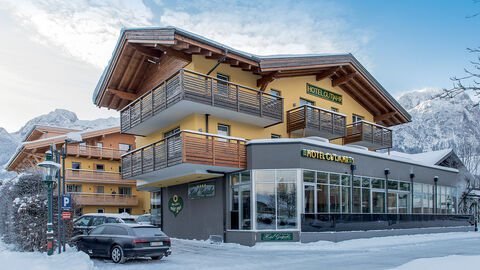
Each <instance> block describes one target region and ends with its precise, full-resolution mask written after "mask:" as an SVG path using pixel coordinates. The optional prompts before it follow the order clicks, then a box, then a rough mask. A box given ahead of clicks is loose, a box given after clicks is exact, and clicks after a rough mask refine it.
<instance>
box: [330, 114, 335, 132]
mask: <svg viewBox="0 0 480 270" xmlns="http://www.w3.org/2000/svg"><path fill="white" fill-rule="evenodd" d="M331 115H332V134H335V114H333V113H332V114H331Z"/></svg>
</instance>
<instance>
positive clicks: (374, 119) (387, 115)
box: [373, 112, 397, 122]
mask: <svg viewBox="0 0 480 270" xmlns="http://www.w3.org/2000/svg"><path fill="white" fill-rule="evenodd" d="M395 114H397V112H389V113H384V114H382V115H378V116H375V117H373V121H374V122H379V121H383V120H386V119H388V118H391V117H392V116H394V115H395Z"/></svg>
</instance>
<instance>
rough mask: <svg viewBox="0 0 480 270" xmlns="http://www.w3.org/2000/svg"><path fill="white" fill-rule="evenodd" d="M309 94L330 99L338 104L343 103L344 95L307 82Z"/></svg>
mask: <svg viewBox="0 0 480 270" xmlns="http://www.w3.org/2000/svg"><path fill="white" fill-rule="evenodd" d="M307 94H309V95H314V96H317V97H321V98H323V99H326V100H330V101H332V102H335V103H338V104H342V101H343V98H342V95H339V94H335V93H333V92H330V91H328V90H325V89H323V88H320V87H317V86H315V85H311V84H309V83H307Z"/></svg>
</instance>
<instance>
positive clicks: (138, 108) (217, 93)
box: [120, 69, 283, 136]
mask: <svg viewBox="0 0 480 270" xmlns="http://www.w3.org/2000/svg"><path fill="white" fill-rule="evenodd" d="M193 113H198V114H210V115H212V116H215V117H220V118H223V119H227V120H233V121H238V122H243V123H248V124H251V125H256V126H261V127H266V126H270V125H273V124H276V123H280V122H282V121H283V98H282V97H278V96H273V95H270V94H268V93H265V92H263V91H259V90H256V89H253V88H249V87H246V86H242V85H239V84H235V83H231V82H228V81H224V80H220V79H217V78H214V77H210V76H207V75H204V74H200V73H197V72H193V71H189V70H184V69H181V70H179V71H178V72H176V73H175V74H173V75H172V76H171V77H169V78H168V79H166V80H165V81H163V82H162V83H160V84H159V85H158V86H156V87H155V88H153V89H152V90H150V91H149V92H147V93H145V94H143V95H142V96H141V97H139V98H138V99H136V100H134V101H133V102H132V103H130V104H129V105H127V106H126V107H125V108H123V109H122V111H121V112H120V118H121V131H122V133H129V134H134V135H143V136H146V135H149V134H151V133H152V132H154V131H156V130H157V129H158V127H164V126H167V125H169V124H171V123H174V122H176V121H178V120H180V119H183V118H185V117H186V116H188V115H190V114H193Z"/></svg>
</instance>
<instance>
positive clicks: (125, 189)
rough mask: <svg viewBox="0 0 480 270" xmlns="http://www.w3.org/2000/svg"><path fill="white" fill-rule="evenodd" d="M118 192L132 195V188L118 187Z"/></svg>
mask: <svg viewBox="0 0 480 270" xmlns="http://www.w3.org/2000/svg"><path fill="white" fill-rule="evenodd" d="M118 194H120V195H126V196H130V195H132V188H130V187H119V188H118Z"/></svg>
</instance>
